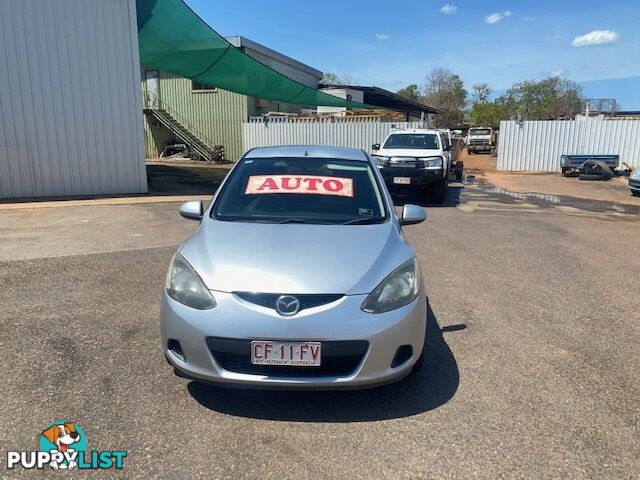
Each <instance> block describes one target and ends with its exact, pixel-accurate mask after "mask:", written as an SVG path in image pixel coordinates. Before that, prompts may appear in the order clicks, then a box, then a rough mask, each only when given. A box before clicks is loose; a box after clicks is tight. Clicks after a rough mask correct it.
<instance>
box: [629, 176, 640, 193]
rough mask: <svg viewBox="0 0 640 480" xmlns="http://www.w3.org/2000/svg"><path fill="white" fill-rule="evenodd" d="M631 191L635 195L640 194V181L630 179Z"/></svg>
mask: <svg viewBox="0 0 640 480" xmlns="http://www.w3.org/2000/svg"><path fill="white" fill-rule="evenodd" d="M629 190H631V191H632V192H633V193H638V194H640V180H634V179H633V178H630V179H629Z"/></svg>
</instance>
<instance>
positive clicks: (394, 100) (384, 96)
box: [318, 83, 440, 113]
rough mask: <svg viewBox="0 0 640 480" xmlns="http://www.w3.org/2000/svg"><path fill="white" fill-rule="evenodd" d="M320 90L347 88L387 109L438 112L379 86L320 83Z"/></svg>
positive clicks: (368, 101)
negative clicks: (360, 93)
mask: <svg viewBox="0 0 640 480" xmlns="http://www.w3.org/2000/svg"><path fill="white" fill-rule="evenodd" d="M318 88H320V89H321V90H322V89H325V88H348V89H351V90H358V91H360V92H362V93H363V94H364V99H363V102H364V103H367V104H370V105H376V106H379V107H382V108H388V109H389V110H397V111H399V112H407V113H440V111H439V110H437V109H435V108H433V107H430V106H428V105H425V104H424V103H420V102H417V101H415V100H411V99H410V98H406V97H403V96H401V95H398V94H397V93H393V92H390V91H388V90H385V89H383V88H380V87H365V86H362V85H328V84H324V83H322V84H320V86H319V87H318Z"/></svg>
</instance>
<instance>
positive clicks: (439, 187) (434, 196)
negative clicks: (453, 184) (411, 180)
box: [429, 178, 449, 205]
mask: <svg viewBox="0 0 640 480" xmlns="http://www.w3.org/2000/svg"><path fill="white" fill-rule="evenodd" d="M448 188H449V183H448V182H447V179H446V178H443V179H441V180H438V181H437V182H436V183H434V184H433V186H432V187H431V191H430V192H429V198H430V200H431V201H432V202H433V203H436V204H438V205H440V204H441V203H444V199H445V198H446V196H447V190H448Z"/></svg>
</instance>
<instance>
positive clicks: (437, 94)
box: [422, 68, 467, 126]
mask: <svg viewBox="0 0 640 480" xmlns="http://www.w3.org/2000/svg"><path fill="white" fill-rule="evenodd" d="M422 91H423V102H424V103H425V104H427V105H429V106H430V107H433V108H436V109H438V110H440V111H441V112H442V113H441V114H440V115H435V116H434V123H435V126H446V125H456V124H459V123H462V121H463V120H464V107H465V104H466V101H467V91H466V90H465V88H464V82H463V81H462V80H461V79H460V77H459V76H458V75H455V74H454V73H452V72H450V71H449V70H447V69H444V68H435V69H433V70H431V72H430V73H429V74H428V75H427V78H426V79H425V84H424V86H423V87H422Z"/></svg>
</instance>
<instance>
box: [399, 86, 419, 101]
mask: <svg viewBox="0 0 640 480" xmlns="http://www.w3.org/2000/svg"><path fill="white" fill-rule="evenodd" d="M396 94H398V95H400V96H401V97H405V98H408V99H410V100H415V101H416V102H419V101H420V89H419V88H418V85H416V84H415V83H412V84H411V85H407V86H406V87H404V88H401V89H400V90H398V91H397V92H396Z"/></svg>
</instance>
